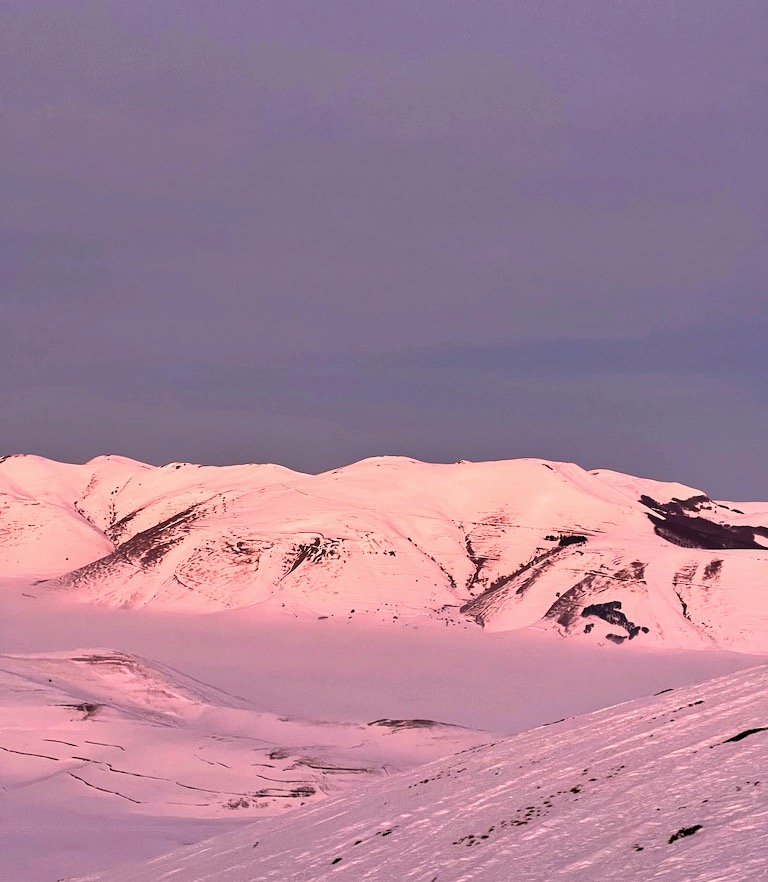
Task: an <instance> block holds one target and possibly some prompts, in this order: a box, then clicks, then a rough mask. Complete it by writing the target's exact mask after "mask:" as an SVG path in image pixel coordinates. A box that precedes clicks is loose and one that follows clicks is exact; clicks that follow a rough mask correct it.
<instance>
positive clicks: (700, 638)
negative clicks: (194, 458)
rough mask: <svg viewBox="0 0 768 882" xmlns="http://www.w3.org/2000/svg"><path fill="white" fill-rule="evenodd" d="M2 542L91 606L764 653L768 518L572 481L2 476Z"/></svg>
mask: <svg viewBox="0 0 768 882" xmlns="http://www.w3.org/2000/svg"><path fill="white" fill-rule="evenodd" d="M745 512H746V513H745ZM0 525H1V526H2V532H1V533H0V561H2V565H3V567H4V571H5V573H6V574H7V575H17V576H25V577H29V578H32V577H36V578H38V579H39V578H45V579H49V580H51V581H49V582H47V583H45V584H46V586H47V587H51V588H54V589H57V590H59V591H61V592H66V593H67V594H68V595H69V596H70V597H72V598H73V599H75V600H78V601H89V602H97V603H102V604H108V605H114V606H147V605H151V606H156V607H162V608H166V609H186V610H194V611H197V610H199V611H207V610H216V609H226V608H233V607H245V606H253V607H259V608H261V609H263V610H265V611H274V610H278V611H282V610H284V611H287V612H292V613H296V614H311V615H314V616H328V617H344V618H347V617H349V616H356V617H361V616H363V617H368V618H371V619H375V620H392V619H411V618H414V617H423V616H425V615H426V616H429V617H430V618H432V619H435V620H438V621H445V623H446V624H447V625H450V624H451V623H455V622H467V621H470V622H476V623H478V624H480V625H482V626H483V627H485V628H488V629H491V630H511V629H516V628H524V627H531V626H534V627H538V628H544V629H547V630H555V631H557V632H559V633H561V634H565V635H568V636H571V637H575V638H578V639H582V640H588V641H591V642H600V641H606V640H611V641H613V642H617V643H620V642H623V641H626V640H635V639H636V640H638V641H640V642H643V643H646V644H649V645H663V646H668V647H722V648H731V649H736V650H739V651H748V652H749V651H751V652H759V651H763V650H765V649H766V648H767V647H768V608H766V606H765V604H764V602H763V600H762V592H763V586H764V584H765V579H766V573H768V504H766V505H759V504H751V505H750V506H749V507H748V508H747V507H740V506H739V505H738V504H732V503H727V504H726V503H717V502H714V501H712V500H711V499H709V498H708V497H707V496H706V495H705V494H704V493H703V492H702V491H700V490H698V489H695V488H690V487H685V486H683V485H679V484H669V483H661V482H656V481H651V480H645V479H640V478H633V477H631V476H628V475H621V474H618V473H615V472H608V471H599V470H598V471H593V472H587V471H585V470H584V469H581V468H580V467H578V466H576V465H572V464H567V463H556V462H545V461H542V460H532V459H526V460H512V461H506V462H487V463H469V462H461V463H455V464H452V465H435V464H427V463H421V462H417V461H414V460H410V459H405V458H398V457H382V458H374V459H369V460H364V461H362V462H359V463H356V464H353V465H351V466H348V467H346V468H342V469H336V470H334V471H331V472H327V473H324V474H321V475H302V474H299V473H296V472H292V471H290V470H288V469H284V468H282V467H280V466H274V465H243V466H229V467H220V468H217V467H201V466H194V465H190V464H182V463H174V464H171V465H168V466H164V467H162V468H156V467H152V466H147V465H144V464H142V463H136V462H134V461H132V460H126V459H123V458H120V457H100V458H98V459H96V460H93V461H92V462H90V463H87V464H86V465H82V466H73V465H65V464H60V463H52V462H50V461H47V460H41V459H39V458H37V457H26V456H19V457H8V458H6V459H5V460H3V461H2V462H0Z"/></svg>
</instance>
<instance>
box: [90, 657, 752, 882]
mask: <svg viewBox="0 0 768 882" xmlns="http://www.w3.org/2000/svg"><path fill="white" fill-rule="evenodd" d="M767 696H768V668H766V667H761V668H755V669H752V670H750V671H742V672H740V673H737V674H732V675H729V676H727V677H722V678H719V679H717V680H712V681H709V682H707V683H704V684H700V685H698V686H695V687H690V688H686V689H681V690H676V691H670V692H668V693H666V694H664V695H659V696H656V697H654V698H648V699H641V700H639V701H634V702H631V703H628V704H625V705H619V706H616V707H614V708H609V709H607V710H602V711H599V712H597V713H594V714H590V715H588V716H584V717H579V718H575V719H572V720H567V721H562V722H560V723H557V724H553V725H551V726H547V727H543V728H540V729H536V730H533V731H531V732H528V733H525V734H523V735H519V736H515V737H512V738H506V739H503V740H501V741H499V742H497V743H495V744H492V745H489V746H481V747H475V748H471V749H469V750H466V751H464V752H462V753H461V754H458V755H456V756H455V757H453V758H451V759H450V760H438V761H436V762H434V763H431V764H430V765H428V766H425V767H422V768H421V769H419V770H416V771H413V772H408V773H404V774H402V775H399V776H397V777H395V778H392V779H390V780H388V781H385V782H380V783H377V784H373V785H371V786H370V787H368V788H366V789H365V790H363V791H362V792H360V793H359V794H354V795H346V796H343V797H339V798H336V799H334V800H332V801H330V802H326V803H324V804H322V805H319V806H317V807H314V808H308V809H303V810H301V811H300V812H297V813H292V814H291V815H290V816H289V817H285V818H281V819H280V820H279V822H276V821H271V820H265V821H264V822H261V823H259V824H256V825H254V826H252V827H249V828H247V829H244V830H239V831H237V832H234V833H230V834H226V835H223V836H221V837H217V838H215V839H211V840H208V841H206V842H202V843H199V844H197V845H194V846H191V847H189V848H185V849H180V850H177V851H175V852H173V853H171V854H168V855H166V856H164V857H162V858H158V859H155V860H153V861H152V862H151V864H147V865H143V866H140V865H133V866H130V867H127V868H125V869H123V870H120V869H118V870H110V871H109V872H108V873H106V874H104V875H99V874H96V875H92V876H89V877H87V880H88V882H96V880H100V882H107V880H109V882H160V880H163V879H173V880H174V882H193V880H194V882H224V880H226V882H260V880H264V882H266V880H268V879H279V880H281V882H290V880H296V882H299V880H301V882H325V880H328V879H339V880H342V879H344V880H355V882H358V880H370V882H395V880H398V882H399V880H404V879H408V880H418V882H468V880H470V879H471V880H477V882H508V880H509V879H510V878H514V879H518V880H521V882H545V880H547V882H548V880H552V879H555V878H559V877H561V876H562V877H564V878H568V879H579V880H585V882H602V880H610V879H616V880H637V882H646V880H648V879H651V878H653V879H668V880H670V882H679V880H682V879H685V880H686V882H713V880H721V882H737V880H738V882H751V880H755V882H756V880H762V879H765V878H766V865H765V855H766V853H768V781H766V780H765V779H764V775H763V772H764V770H765V769H766V768H768V697H767Z"/></svg>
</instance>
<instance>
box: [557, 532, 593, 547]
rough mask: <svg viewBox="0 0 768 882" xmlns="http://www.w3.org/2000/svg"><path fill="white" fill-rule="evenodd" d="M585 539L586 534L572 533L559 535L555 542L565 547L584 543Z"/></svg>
mask: <svg viewBox="0 0 768 882" xmlns="http://www.w3.org/2000/svg"><path fill="white" fill-rule="evenodd" d="M586 541H587V537H586V536H580V535H573V536H561V537H560V538H559V540H558V542H557V544H558V545H559V546H560V547H561V548H565V547H566V546H568V545H584V543H585V542H586Z"/></svg>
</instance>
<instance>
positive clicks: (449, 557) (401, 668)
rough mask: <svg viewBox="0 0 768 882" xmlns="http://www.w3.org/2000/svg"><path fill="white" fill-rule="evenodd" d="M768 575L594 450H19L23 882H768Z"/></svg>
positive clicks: (5, 761)
mask: <svg viewBox="0 0 768 882" xmlns="http://www.w3.org/2000/svg"><path fill="white" fill-rule="evenodd" d="M766 590H768V503H756V502H749V503H738V502H730V501H715V500H713V499H711V498H710V497H709V496H708V495H707V494H706V492H704V491H703V490H701V489H697V488H693V487H687V486H684V485H681V484H674V483H664V482H658V481H653V480H649V479H642V478H635V477H631V476H629V475H623V474H620V473H617V472H611V471H605V470H595V471H586V470H584V469H582V468H580V467H579V466H577V465H574V464H568V463H559V462H550V461H544V460H535V459H524V460H511V461H500V462H481V463H471V462H459V463H454V464H450V465H445V464H429V463H422V462H418V461H415V460H412V459H407V458H401V457H378V458H373V459H367V460H364V461H362V462H359V463H355V464H352V465H350V466H347V467H345V468H340V469H335V470H333V471H330V472H326V473H324V474H319V475H309V474H302V473H299V472H294V471H291V470H290V469H287V468H284V467H282V466H277V465H269V464H250V465H240V466H224V467H214V466H198V465H193V464H189V463H172V464H169V465H166V466H163V467H155V466H150V465H146V464H144V463H140V462H136V461H134V460H130V459H126V458H124V457H119V456H103V457H98V458H97V459H95V460H92V461H91V462H89V463H86V464H84V465H70V464H65V463H58V462H54V461H51V460H46V459H43V458H41V457H36V456H27V455H18V456H8V457H4V458H2V459H0V592H1V593H2V597H3V610H4V614H3V616H2V617H0V653H1V654H0V719H1V720H2V724H1V725H0V788H1V789H0V846H1V847H0V878H2V879H3V880H5V879H8V880H9V882H55V880H59V879H63V878H73V877H77V878H87V879H89V880H92V879H93V880H95V879H98V880H103V882H107V880H115V882H119V880H137V882H144V880H146V882H149V880H152V882H154V880H161V879H166V878H167V879H173V880H174V882H202V880H222V882H224V880H227V882H246V880H248V882H257V880H258V882H261V880H264V882H266V880H293V879H295V880H303V882H314V880H325V879H333V878H336V877H338V878H340V879H350V880H353V879H354V880H381V882H389V880H392V882H395V880H397V882H399V880H409V882H459V880H462V882H463V880H475V879H477V880H481V882H482V880H484V882H501V880H505V882H506V880H517V879H520V880H531V882H534V880H536V882H538V880H541V882H544V880H551V879H554V878H560V877H562V878H573V879H585V880H590V882H592V880H601V879H611V878H623V879H631V880H648V879H656V878H659V879H669V880H675V882H686V880H691V882H693V880H709V882H713V880H753V879H754V880H757V879H768V813H767V812H768V801H767V800H766V796H765V792H766V787H768V782H767V781H766V780H763V779H764V777H765V775H764V770H765V769H768V698H766V686H767V685H768V668H766V667H760V666H759V665H760V664H761V662H763V661H765V660H768V603H766V598H765V592H766ZM756 665H757V667H756ZM718 675H719V676H718ZM723 675H724V676H723ZM712 677H716V679H707V678H712ZM702 681H703V682H702ZM209 684H215V685H209ZM655 692H659V693H661V694H658V695H654V693H655ZM627 702H628V703H627ZM561 718H564V719H561ZM555 720H557V722H554V721H555ZM210 837H213V838H210ZM164 852H166V853H167V854H165V855H164V856H158V855H163V853H164ZM137 861H138V862H139V863H136V862H137ZM146 861H149V863H146ZM142 862H144V863H142ZM83 874H86V875H85V876H84V875H83ZM88 874H90V875H88Z"/></svg>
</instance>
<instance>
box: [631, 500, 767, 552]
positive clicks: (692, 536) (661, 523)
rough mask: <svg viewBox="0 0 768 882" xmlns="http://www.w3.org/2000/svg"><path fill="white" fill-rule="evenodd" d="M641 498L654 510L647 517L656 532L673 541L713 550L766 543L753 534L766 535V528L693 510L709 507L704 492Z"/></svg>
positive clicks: (746, 547) (761, 546)
mask: <svg viewBox="0 0 768 882" xmlns="http://www.w3.org/2000/svg"><path fill="white" fill-rule="evenodd" d="M640 502H641V503H642V504H643V505H645V506H646V507H647V508H650V509H651V510H652V511H653V512H654V513H653V514H651V513H649V514H648V518H649V519H650V521H651V523H652V524H653V529H654V532H655V533H656V535H657V536H660V537H661V538H662V539H666V541H667V542H671V543H672V544H673V545H681V546H683V547H685V548H706V549H713V550H720V549H728V548H731V549H762V550H764V549H765V545H761V544H760V543H759V542H757V541H756V540H755V536H762V537H764V538H768V528H766V527H752V526H747V525H739V526H732V525H730V524H718V523H715V522H714V521H710V520H707V519H706V518H703V517H701V516H700V515H698V514H696V513H697V512H699V511H701V510H702V508H712V506H713V503H712V501H711V500H710V499H709V498H708V497H707V496H692V497H691V498H690V499H673V500H672V501H671V502H657V501H656V500H655V499H653V498H652V497H650V496H645V495H643V496H641V497H640Z"/></svg>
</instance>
